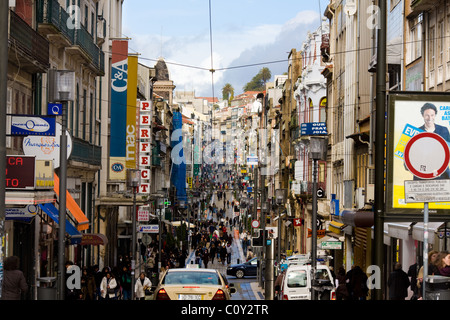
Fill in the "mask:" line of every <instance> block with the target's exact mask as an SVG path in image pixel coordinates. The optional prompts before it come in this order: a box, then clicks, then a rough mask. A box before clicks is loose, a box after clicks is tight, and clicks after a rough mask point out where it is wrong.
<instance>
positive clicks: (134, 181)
mask: <svg viewBox="0 0 450 320" xmlns="http://www.w3.org/2000/svg"><path fill="white" fill-rule="evenodd" d="M127 174H128V179H127V182H128V186H129V187H131V188H133V212H132V214H131V221H132V236H131V237H132V238H131V285H132V288H134V283H135V281H136V272H135V269H136V194H137V189H138V187H139V185H140V181H141V171H140V170H138V169H127ZM134 298H135V293H134V289H132V290H131V300H134Z"/></svg>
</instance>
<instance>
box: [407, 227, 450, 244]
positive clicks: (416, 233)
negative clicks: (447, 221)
mask: <svg viewBox="0 0 450 320" xmlns="http://www.w3.org/2000/svg"><path fill="white" fill-rule="evenodd" d="M443 224H444V222H428V233H429V235H428V243H433V242H434V240H435V233H436V232H437V231H438V229H439V227H440V226H442V225H443ZM423 231H424V226H423V222H418V223H416V224H415V225H414V226H413V229H412V237H413V239H414V240H417V241H422V242H423Z"/></svg>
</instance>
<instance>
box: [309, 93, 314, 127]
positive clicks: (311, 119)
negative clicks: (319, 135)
mask: <svg viewBox="0 0 450 320" xmlns="http://www.w3.org/2000/svg"><path fill="white" fill-rule="evenodd" d="M308 105H309V122H314V105H313V102H312V100H311V98H309V99H308Z"/></svg>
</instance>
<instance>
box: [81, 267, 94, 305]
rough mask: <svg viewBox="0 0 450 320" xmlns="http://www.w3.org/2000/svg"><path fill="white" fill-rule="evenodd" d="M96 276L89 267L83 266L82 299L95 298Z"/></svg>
mask: <svg viewBox="0 0 450 320" xmlns="http://www.w3.org/2000/svg"><path fill="white" fill-rule="evenodd" d="M96 289H97V288H96V286H95V278H94V275H93V274H92V273H91V271H90V270H89V269H88V268H87V267H84V268H83V273H82V276H81V297H80V298H81V299H82V300H95V291H96Z"/></svg>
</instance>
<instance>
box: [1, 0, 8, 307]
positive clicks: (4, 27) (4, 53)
mask: <svg viewBox="0 0 450 320" xmlns="http://www.w3.org/2000/svg"><path fill="white" fill-rule="evenodd" d="M8 15H9V7H8V1H0V105H1V106H3V107H2V108H0V168H3V169H2V170H0V299H1V297H2V285H3V260H4V259H3V258H4V256H5V252H6V248H5V247H4V245H5V243H6V241H5V238H6V237H5V210H6V171H5V169H4V168H6V93H7V90H8Z"/></svg>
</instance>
